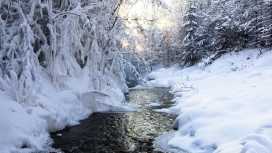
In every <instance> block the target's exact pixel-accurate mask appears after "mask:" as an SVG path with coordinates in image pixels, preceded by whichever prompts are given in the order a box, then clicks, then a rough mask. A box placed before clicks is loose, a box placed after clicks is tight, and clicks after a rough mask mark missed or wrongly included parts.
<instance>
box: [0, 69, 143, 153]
mask: <svg viewBox="0 0 272 153" xmlns="http://www.w3.org/2000/svg"><path fill="white" fill-rule="evenodd" d="M80 73H81V75H79V76H78V77H68V76H63V77H59V78H58V83H59V86H58V88H56V87H55V86H54V85H53V84H52V82H51V78H50V77H49V76H48V75H47V74H46V73H45V72H44V71H42V72H41V74H40V77H39V82H38V83H37V86H36V87H35V94H34V95H35V98H34V99H35V101H33V102H32V103H31V104H27V105H26V104H24V103H18V102H16V101H15V100H14V99H15V98H14V97H13V96H12V95H10V94H8V93H7V92H5V91H1V90H0V97H1V98H0V106H1V107H0V152H1V153H9V152H26V153H29V152H38V151H39V150H41V151H44V150H47V151H49V150H50V149H51V148H50V144H51V143H52V141H51V139H50V135H49V132H54V131H57V130H61V129H63V128H65V127H66V126H72V125H77V124H79V122H78V121H79V120H81V119H84V118H86V117H88V116H89V115H90V114H91V113H93V112H101V111H133V110H136V109H137V107H138V106H126V105H125V104H124V103H123V102H124V101H125V99H124V94H123V92H122V91H121V90H120V89H119V88H116V87H114V86H111V87H110V86H108V87H105V88H104V89H105V90H102V91H94V90H90V89H91V86H92V82H90V80H89V75H88V73H89V70H88V69H87V68H86V69H82V70H81V72H80ZM115 86H118V85H115ZM119 86H120V85H119ZM125 88H127V87H123V89H124V90H125ZM48 149H49V150H48Z"/></svg>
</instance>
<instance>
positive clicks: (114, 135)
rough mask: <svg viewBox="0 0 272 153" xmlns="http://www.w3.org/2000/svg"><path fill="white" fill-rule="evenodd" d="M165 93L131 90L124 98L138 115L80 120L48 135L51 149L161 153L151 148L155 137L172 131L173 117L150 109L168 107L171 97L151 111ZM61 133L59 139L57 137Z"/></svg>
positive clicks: (121, 114)
mask: <svg viewBox="0 0 272 153" xmlns="http://www.w3.org/2000/svg"><path fill="white" fill-rule="evenodd" d="M165 91H167V89H162V88H160V89H157V88H152V89H133V90H130V93H129V94H127V95H126V100H127V103H131V104H139V105H142V107H141V108H140V109H139V110H138V111H137V112H128V113H97V114H92V115H91V116H90V117H89V118H87V119H85V120H82V121H81V122H80V123H81V124H80V125H78V126H73V127H67V128H65V129H64V130H62V131H58V132H55V133H51V137H52V139H54V144H53V146H52V147H53V148H57V149H61V150H62V151H63V152H75V153H77V152H78V153H82V152H88V153H91V152H94V153H99V152H106V153H115V152H120V153H121V152H160V151H157V150H156V149H155V148H154V147H153V142H154V140H155V138H156V137H158V136H160V135H162V134H163V133H164V132H168V131H171V130H172V124H173V121H174V119H175V117H176V116H175V115H171V114H167V113H158V112H154V111H153V109H158V108H166V107H167V108H168V107H170V106H171V104H172V103H171V102H170V100H171V99H172V98H173V97H172V95H171V94H169V93H168V94H165V95H164V96H163V98H161V99H160V101H159V103H163V105H162V106H156V107H150V106H147V105H148V104H150V103H154V102H156V100H158V99H159V98H160V97H161V96H162V93H164V92H165ZM59 133H61V134H62V137H58V136H57V134H59Z"/></svg>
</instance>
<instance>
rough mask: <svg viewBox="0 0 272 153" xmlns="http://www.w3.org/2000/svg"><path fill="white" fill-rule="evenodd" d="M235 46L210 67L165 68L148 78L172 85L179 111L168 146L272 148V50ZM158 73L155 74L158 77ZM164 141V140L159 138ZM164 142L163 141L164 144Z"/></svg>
mask: <svg viewBox="0 0 272 153" xmlns="http://www.w3.org/2000/svg"><path fill="white" fill-rule="evenodd" d="M259 53H260V52H259V51H258V50H257V49H256V50H245V51H242V52H231V53H228V54H225V55H223V56H222V57H220V58H219V59H218V60H216V61H214V62H213V63H212V64H211V65H208V66H206V67H204V69H203V67H202V66H201V65H202V64H199V65H200V67H198V66H192V67H188V68H185V69H182V70H180V69H179V68H177V67H172V68H169V69H160V70H158V71H157V72H154V73H151V74H150V75H148V76H147V78H149V79H152V80H151V81H149V84H150V85H153V86H167V87H171V91H172V92H173V93H175V98H174V99H173V101H174V102H175V106H173V107H171V108H169V109H164V110H160V111H164V112H168V113H175V114H178V115H179V116H178V117H177V118H176V120H175V122H174V123H173V127H174V128H176V129H178V131H177V132H175V136H174V137H172V135H173V134H166V136H165V137H167V136H169V137H171V138H165V137H163V138H164V139H170V140H169V141H168V145H169V146H165V144H164V145H162V146H164V147H165V148H166V149H167V147H168V148H171V147H170V146H175V147H179V148H182V149H184V150H188V151H190V152H193V153H196V152H203V153H204V152H205V153H210V152H220V153H229V152H237V153H253V152H254V153H257V152H258V153H260V152H262V153H265V152H267V153H269V152H272V150H271V149H272V137H271V134H272V128H271V127H272V126H271V117H272V113H271V112H272V109H271V108H272V104H271V99H272V95H271V91H272V86H271V84H272V67H271V60H272V51H266V52H264V53H263V54H261V55H260V54H259ZM153 79H155V80H153ZM157 141H158V142H160V141H161V140H160V139H159V140H157ZM158 146H160V145H158Z"/></svg>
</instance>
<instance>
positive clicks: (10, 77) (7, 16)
mask: <svg viewBox="0 0 272 153" xmlns="http://www.w3.org/2000/svg"><path fill="white" fill-rule="evenodd" d="M271 3H272V2H271V1H269V0H249V1H241V0H217V1H211V0H189V1H177V0H169V1H166V0H165V1H162V0H119V1H113V0H112V1H97V0H88V1H81V0H78V1H71V0H39V1H34V0H33V1H23V0H17V1H10V0H3V1H2V2H1V4H0V7H1V11H0V14H1V16H0V17H1V18H0V26H1V31H0V36H1V43H0V49H1V52H0V58H1V61H0V65H1V71H0V73H1V88H2V90H6V91H9V92H11V93H13V95H16V99H17V101H27V100H30V99H31V98H30V97H32V91H31V90H32V88H33V87H32V86H33V83H35V80H36V78H37V77H38V76H37V73H38V71H40V70H43V69H45V70H46V71H47V72H48V74H50V76H51V77H52V81H53V83H54V84H55V87H56V88H59V87H58V76H63V75H64V76H65V75H67V76H77V75H79V74H77V73H78V72H77V69H80V68H84V67H86V66H87V67H89V69H90V71H91V74H92V77H91V81H92V82H93V89H95V90H99V89H101V88H103V87H102V86H103V85H101V81H100V80H99V79H98V78H99V77H101V76H104V75H105V76H110V78H112V79H113V80H119V83H117V84H124V83H125V82H124V77H125V74H124V72H123V69H124V66H125V67H127V68H126V74H127V75H132V76H133V77H135V78H136V79H138V80H141V79H142V77H141V74H142V75H143V74H145V73H148V72H150V71H152V69H153V68H154V67H155V68H156V67H158V66H159V67H168V66H170V65H172V64H174V63H179V64H180V65H181V66H183V67H185V66H191V65H193V64H196V63H201V64H202V65H205V64H209V63H211V62H212V61H213V60H214V59H216V58H218V57H219V56H220V55H221V54H223V53H227V52H230V51H240V50H242V49H244V48H260V51H261V50H262V49H263V48H271V46H272V4H271ZM123 55H124V56H125V60H123ZM119 72H121V73H119ZM138 72H140V73H138ZM104 82H105V81H104ZM104 82H103V83H104ZM113 82H114V81H113ZM117 82H118V81H117ZM103 83H102V84H103ZM99 84H100V85H99ZM106 84H108V85H109V84H110V83H109V82H107V83H106ZM11 86H13V88H11ZM117 86H118V85H117ZM26 95H27V96H26ZM25 96H26V97H29V98H24V97H25ZM30 101H31V100H30Z"/></svg>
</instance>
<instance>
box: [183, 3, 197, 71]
mask: <svg viewBox="0 0 272 153" xmlns="http://www.w3.org/2000/svg"><path fill="white" fill-rule="evenodd" d="M196 9H197V7H196V3H195V1H194V0H191V1H189V2H188V8H187V10H186V14H185V15H184V20H183V21H184V24H183V25H182V26H183V27H184V29H185V30H186V34H185V37H184V39H183V42H182V46H183V48H184V51H183V53H182V59H181V60H182V66H190V65H193V64H195V62H196V61H198V60H199V56H198V50H197V42H196V37H197V34H196V30H197V28H198V21H197V19H198V15H197V14H196Z"/></svg>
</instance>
